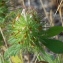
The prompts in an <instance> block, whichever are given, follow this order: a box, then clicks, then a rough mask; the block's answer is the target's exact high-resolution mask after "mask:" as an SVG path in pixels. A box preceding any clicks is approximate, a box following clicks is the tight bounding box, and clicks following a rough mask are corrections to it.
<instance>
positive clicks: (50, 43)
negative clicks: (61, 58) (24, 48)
mask: <svg viewBox="0 0 63 63" xmlns="http://www.w3.org/2000/svg"><path fill="white" fill-rule="evenodd" d="M43 40H44V41H43V44H44V45H45V46H46V47H47V48H49V49H50V50H51V51H53V52H54V53H63V42H61V41H59V40H55V39H43Z"/></svg>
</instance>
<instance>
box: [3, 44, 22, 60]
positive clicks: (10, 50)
mask: <svg viewBox="0 0 63 63" xmlns="http://www.w3.org/2000/svg"><path fill="white" fill-rule="evenodd" d="M20 49H21V45H20V44H14V45H12V46H11V47H9V48H8V49H7V51H6V52H5V53H4V57H5V59H7V58H9V57H10V56H14V55H16V54H17V53H18V52H19V51H20Z"/></svg>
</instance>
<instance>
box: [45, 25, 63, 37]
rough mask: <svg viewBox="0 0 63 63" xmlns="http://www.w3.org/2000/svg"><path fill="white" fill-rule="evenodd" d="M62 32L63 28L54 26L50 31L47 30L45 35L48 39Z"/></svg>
mask: <svg viewBox="0 0 63 63" xmlns="http://www.w3.org/2000/svg"><path fill="white" fill-rule="evenodd" d="M62 31H63V27H62V26H54V27H51V28H49V29H48V30H46V32H45V35H46V37H53V36H55V35H58V34H59V33H61V32H62Z"/></svg>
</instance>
